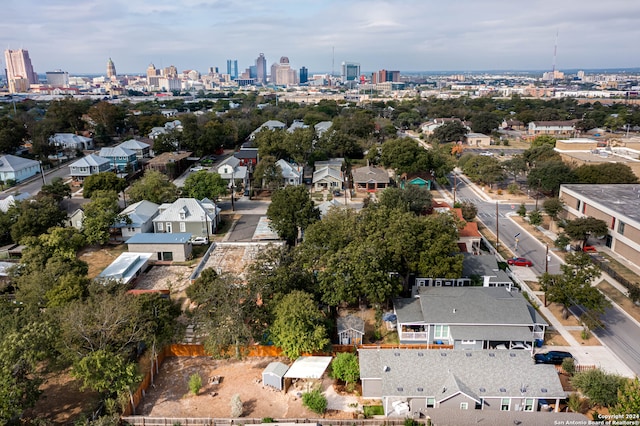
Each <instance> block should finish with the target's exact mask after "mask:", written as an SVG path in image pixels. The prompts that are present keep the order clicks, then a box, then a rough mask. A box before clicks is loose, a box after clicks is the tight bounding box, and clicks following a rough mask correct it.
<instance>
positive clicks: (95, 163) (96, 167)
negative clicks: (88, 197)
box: [69, 154, 112, 181]
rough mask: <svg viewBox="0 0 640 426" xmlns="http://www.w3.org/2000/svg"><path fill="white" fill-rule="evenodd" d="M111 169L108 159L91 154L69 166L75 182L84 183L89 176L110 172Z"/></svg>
mask: <svg viewBox="0 0 640 426" xmlns="http://www.w3.org/2000/svg"><path fill="white" fill-rule="evenodd" d="M111 168H112V167H111V161H109V159H108V158H104V157H101V156H99V155H95V154H89V155H87V156H85V157H82V158H81V159H79V160H77V161H74V162H73V163H71V164H70V165H69V175H70V176H71V178H72V179H73V180H76V181H83V180H84V179H85V178H86V177H87V176H91V175H95V174H98V173H102V172H108V171H109V170H111Z"/></svg>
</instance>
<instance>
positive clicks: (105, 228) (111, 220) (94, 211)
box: [82, 190, 120, 245]
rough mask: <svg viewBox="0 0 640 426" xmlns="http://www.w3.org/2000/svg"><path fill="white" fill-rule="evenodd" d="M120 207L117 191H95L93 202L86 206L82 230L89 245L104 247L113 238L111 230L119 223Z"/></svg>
mask: <svg viewBox="0 0 640 426" xmlns="http://www.w3.org/2000/svg"><path fill="white" fill-rule="evenodd" d="M119 212H120V206H119V205H118V194H117V193H116V192H115V191H103V190H98V191H93V195H92V197H91V201H90V202H89V203H87V204H86V205H85V206H84V220H83V221H82V230H83V233H84V235H85V237H86V239H87V243H89V244H100V245H104V244H106V243H108V242H109V238H110V236H111V234H110V232H109V230H110V229H111V227H112V226H113V225H114V224H115V223H116V222H117V221H118V219H119V214H118V213H119Z"/></svg>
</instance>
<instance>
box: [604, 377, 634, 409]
mask: <svg viewBox="0 0 640 426" xmlns="http://www.w3.org/2000/svg"><path fill="white" fill-rule="evenodd" d="M609 412H610V413H611V414H629V413H640V380H639V379H638V376H636V377H634V378H633V379H627V380H626V382H625V383H624V384H623V386H621V387H620V388H618V402H617V403H616V404H615V406H613V407H611V406H610V407H609Z"/></svg>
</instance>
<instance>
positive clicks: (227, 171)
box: [218, 156, 248, 185]
mask: <svg viewBox="0 0 640 426" xmlns="http://www.w3.org/2000/svg"><path fill="white" fill-rule="evenodd" d="M240 161H241V160H240V159H238V158H236V157H234V156H230V157H227V158H226V159H225V160H224V161H223V162H222V163H220V165H219V166H218V174H219V175H220V177H221V178H222V179H224V180H225V181H227V182H229V183H231V180H232V179H233V181H234V182H235V181H238V180H241V181H242V183H243V185H247V182H248V173H247V167H246V166H241V165H240Z"/></svg>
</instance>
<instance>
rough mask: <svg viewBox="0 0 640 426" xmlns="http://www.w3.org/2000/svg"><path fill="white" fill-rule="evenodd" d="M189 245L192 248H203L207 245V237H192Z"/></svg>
mask: <svg viewBox="0 0 640 426" xmlns="http://www.w3.org/2000/svg"><path fill="white" fill-rule="evenodd" d="M191 244H192V245H194V246H203V245H205V244H209V239H208V238H207V237H193V238H191Z"/></svg>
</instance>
